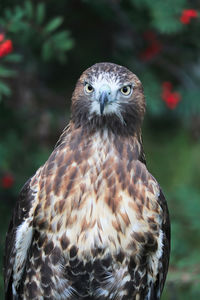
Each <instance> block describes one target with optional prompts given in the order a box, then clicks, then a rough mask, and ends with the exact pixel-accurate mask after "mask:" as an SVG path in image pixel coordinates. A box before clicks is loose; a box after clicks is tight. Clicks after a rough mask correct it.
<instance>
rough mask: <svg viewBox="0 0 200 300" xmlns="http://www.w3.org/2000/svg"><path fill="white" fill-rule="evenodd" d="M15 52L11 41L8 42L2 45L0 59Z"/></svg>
mask: <svg viewBox="0 0 200 300" xmlns="http://www.w3.org/2000/svg"><path fill="white" fill-rule="evenodd" d="M12 51H13V45H12V41H11V40H7V41H5V42H3V43H2V44H0V57H3V56H6V55H8V54H9V53H10V52H12Z"/></svg>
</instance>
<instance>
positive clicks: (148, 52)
mask: <svg viewBox="0 0 200 300" xmlns="http://www.w3.org/2000/svg"><path fill="white" fill-rule="evenodd" d="M143 36H144V39H145V40H147V41H148V44H149V46H148V47H147V48H146V49H145V50H144V51H143V52H142V53H141V54H140V58H141V59H142V60H143V61H147V60H150V59H152V58H154V56H156V55H157V54H158V53H160V51H161V50H162V44H161V42H160V41H158V39H157V37H156V34H155V33H154V32H153V31H146V32H145V33H144V35H143Z"/></svg>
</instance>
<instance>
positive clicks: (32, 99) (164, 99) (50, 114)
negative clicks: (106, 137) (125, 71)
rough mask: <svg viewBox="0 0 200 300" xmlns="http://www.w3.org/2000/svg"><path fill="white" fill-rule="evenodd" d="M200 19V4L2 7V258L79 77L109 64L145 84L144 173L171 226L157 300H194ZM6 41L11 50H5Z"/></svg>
mask: <svg viewBox="0 0 200 300" xmlns="http://www.w3.org/2000/svg"><path fill="white" fill-rule="evenodd" d="M199 17H200V5H199V1H186V0H165V1H159V0H155V1H150V0H123V1H118V0H107V1H103V0H101V1H99V0H85V1H84V0H82V1H81V0H79V1H78V0H68V1H65V0H59V1H53V0H49V1H23V3H22V1H19V0H13V1H11V0H6V1H1V3H0V34H3V37H4V39H3V41H1V42H0V257H2V256H3V248H4V240H5V233H6V230H7V227H8V222H9V219H10V216H11V212H12V208H13V206H14V204H15V201H16V198H17V195H18V193H19V191H20V188H21V187H22V186H23V184H24V182H25V181H26V180H27V179H28V178H29V177H30V176H31V175H33V174H34V172H35V171H36V170H37V168H38V167H39V166H40V165H41V164H43V163H44V162H45V161H46V159H47V158H48V156H49V154H50V153H51V151H52V149H53V147H54V145H55V143H56V141H57V139H58V138H59V135H60V134H61V132H62V130H63V128H64V127H65V126H66V124H67V123H68V121H69V118H70V99H71V94H72V91H73V89H74V85H75V83H76V80H77V79H78V78H79V76H80V74H81V73H82V72H83V71H84V70H85V69H86V68H87V67H89V66H91V65H92V64H94V63H96V62H101V61H110V62H114V63H118V64H122V65H124V66H126V67H128V68H129V69H130V70H132V71H133V72H134V73H136V74H137V75H138V76H139V78H140V79H141V81H142V82H143V86H144V92H145V96H146V102H147V113H146V117H145V121H144V125H143V139H144V149H145V153H146V158H147V166H148V169H149V170H150V171H151V173H152V174H153V175H154V176H155V177H156V179H157V180H158V181H159V183H160V184H161V186H162V188H163V191H164V193H165V195H166V198H167V200H168V205H169V210H170V215H171V222H172V253H171V261H170V269H169V273H168V278H167V284H166V287H165V291H164V293H163V297H162V299H163V300H169V299H170V300H177V299H181V300H184V299H200V163H199V162H200V39H199V32H200V19H199ZM0 36H1V35H0ZM6 41H11V42H10V43H12V46H13V48H9V47H8V51H7V52H4V53H3V52H1V49H2V45H3V44H4V43H5V42H6ZM7 44H8V43H7ZM9 52H10V53H9ZM2 53H3V54H2ZM0 268H1V269H2V260H0ZM0 274H1V275H0V299H3V277H2V272H1V273H0Z"/></svg>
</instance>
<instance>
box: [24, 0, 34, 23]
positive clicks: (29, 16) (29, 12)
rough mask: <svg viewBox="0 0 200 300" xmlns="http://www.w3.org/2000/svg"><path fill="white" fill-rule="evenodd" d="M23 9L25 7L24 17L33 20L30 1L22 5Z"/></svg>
mask: <svg viewBox="0 0 200 300" xmlns="http://www.w3.org/2000/svg"><path fill="white" fill-rule="evenodd" d="M24 7H25V12H26V16H27V17H28V19H32V18H33V5H32V3H31V1H26V2H25V4H24Z"/></svg>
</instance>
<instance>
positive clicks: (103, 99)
mask: <svg viewBox="0 0 200 300" xmlns="http://www.w3.org/2000/svg"><path fill="white" fill-rule="evenodd" d="M99 103H100V113H101V115H102V114H103V111H104V107H105V104H106V103H108V92H107V91H102V92H101V95H100V97H99Z"/></svg>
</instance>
